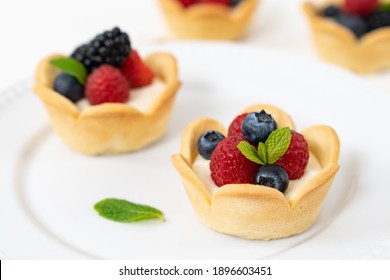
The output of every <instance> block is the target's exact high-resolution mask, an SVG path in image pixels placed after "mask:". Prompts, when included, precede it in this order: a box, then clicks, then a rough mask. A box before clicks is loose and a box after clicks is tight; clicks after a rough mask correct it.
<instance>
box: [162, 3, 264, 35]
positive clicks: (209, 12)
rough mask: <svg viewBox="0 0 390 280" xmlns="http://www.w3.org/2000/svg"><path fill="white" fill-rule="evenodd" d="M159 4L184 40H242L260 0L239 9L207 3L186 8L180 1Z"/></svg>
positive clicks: (239, 6) (171, 27) (169, 24)
mask: <svg viewBox="0 0 390 280" xmlns="http://www.w3.org/2000/svg"><path fill="white" fill-rule="evenodd" d="M159 2H160V6H161V8H162V11H163V14H164V17H165V19H166V22H167V24H168V26H169V27H170V29H171V30H172V32H173V33H175V34H176V36H178V37H180V38H185V39H220V40H238V39H240V38H241V37H242V36H243V35H244V33H245V31H246V28H247V27H248V25H249V22H250V20H251V18H252V16H253V13H254V11H255V8H256V5H257V3H258V0H245V1H242V3H240V4H239V5H237V7H235V8H230V7H225V6H223V5H215V4H207V3H203V4H195V5H192V6H190V7H187V8H184V7H183V6H182V5H181V4H180V3H179V1H178V0H159Z"/></svg>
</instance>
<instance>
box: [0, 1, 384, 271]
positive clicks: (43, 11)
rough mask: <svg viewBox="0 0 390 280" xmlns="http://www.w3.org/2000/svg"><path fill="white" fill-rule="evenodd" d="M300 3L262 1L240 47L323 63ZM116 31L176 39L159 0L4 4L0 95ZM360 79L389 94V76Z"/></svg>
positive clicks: (0, 6) (145, 38) (156, 40)
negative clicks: (43, 64) (44, 64)
mask: <svg viewBox="0 0 390 280" xmlns="http://www.w3.org/2000/svg"><path fill="white" fill-rule="evenodd" d="M302 2H303V1H302V0H287V1H286V0H263V1H262V3H261V4H260V6H259V8H258V10H257V13H256V14H255V18H254V20H253V22H252V25H251V27H250V29H249V31H248V36H247V37H246V38H245V40H243V41H242V43H245V44H252V45H261V46H265V47H269V48H272V49H275V50H281V51H284V52H288V53H291V54H293V55H296V56H302V57H305V58H309V59H313V60H318V61H320V60H319V59H318V58H317V56H316V54H315V50H314V48H313V45H312V42H311V39H310V33H309V28H308V25H307V21H306V19H305V18H304V15H303V12H302V9H301V4H302ZM113 26H119V27H121V28H122V29H123V30H125V31H127V32H128V33H129V34H130V36H131V39H132V42H133V45H134V46H135V47H139V46H141V45H150V44H163V43H169V42H172V41H174V40H176V39H175V38H174V37H173V36H172V35H171V34H170V32H169V31H168V29H167V28H166V26H165V23H164V21H163V18H162V16H161V12H160V10H159V8H158V5H157V1H156V0H143V1H141V0H111V1H101V0H95V1H92V0H78V1H76V0H67V1H64V0H62V1H58V0H51V1H49V0H24V1H23V0H12V1H5V0H2V1H1V2H0V95H1V92H3V91H4V90H6V89H7V88H9V87H11V86H13V85H14V84H17V83H18V82H19V81H21V80H24V79H26V78H31V77H32V76H33V75H34V71H35V67H36V64H37V63H38V61H39V60H40V59H41V58H42V57H44V56H46V55H47V54H50V53H54V52H61V53H70V52H71V51H72V50H73V49H74V48H75V47H76V46H78V45H79V44H81V43H83V42H85V41H88V40H89V39H91V38H93V37H94V36H95V35H96V34H97V33H100V32H102V31H103V30H106V29H111V28H112V27H113ZM228 63H229V62H228V61H227V62H226V66H229V67H232V69H233V71H234V65H229V64H228ZM238 74H239V73H238ZM361 78H362V79H365V80H368V81H369V82H371V83H373V84H374V85H376V86H378V87H381V88H384V89H385V90H387V92H388V94H389V95H390V71H387V72H383V73H379V74H373V75H366V76H361ZM0 257H1V256H0ZM21 272H22V271H21ZM110 275H112V274H110ZM289 275H290V274H289ZM52 276H54V275H52ZM13 279H21V278H13ZM43 279H45V278H43ZM275 279H279V278H275ZM284 279H285V278H284ZM328 279H329V278H328Z"/></svg>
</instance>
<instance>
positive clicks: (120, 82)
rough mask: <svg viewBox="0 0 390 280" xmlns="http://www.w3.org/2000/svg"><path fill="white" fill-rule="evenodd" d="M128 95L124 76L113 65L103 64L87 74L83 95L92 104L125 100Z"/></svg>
mask: <svg viewBox="0 0 390 280" xmlns="http://www.w3.org/2000/svg"><path fill="white" fill-rule="evenodd" d="M129 95H130V93H129V84H128V82H127V81H126V78H125V77H124V76H123V75H122V73H121V71H120V70H119V69H118V68H115V67H114V66H111V65H108V64H103V65H102V66H100V67H99V68H97V69H96V70H95V71H93V72H92V74H91V75H89V76H88V79H87V83H86V85H85V96H86V97H87V99H88V100H89V103H91V104H92V105H97V104H101V103H105V102H126V101H127V100H128V99H129Z"/></svg>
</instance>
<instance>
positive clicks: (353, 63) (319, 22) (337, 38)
mask: <svg viewBox="0 0 390 280" xmlns="http://www.w3.org/2000/svg"><path fill="white" fill-rule="evenodd" d="M330 2H332V3H336V4H337V3H340V1H326V2H325V3H330ZM322 7H324V5H320V6H315V5H314V4H312V3H305V4H304V5H303V10H304V12H305V14H306V17H307V19H308V20H309V23H310V28H311V33H312V37H313V40H314V44H315V46H316V49H317V52H318V54H319V56H320V57H321V58H323V59H325V60H327V61H329V62H332V63H334V64H338V65H340V66H342V67H345V68H348V69H350V70H352V71H355V72H358V73H370V72H375V71H378V70H381V69H385V68H389V67H390V51H389V50H390V27H384V28H380V29H377V30H374V31H371V32H369V33H367V34H365V35H364V36H363V37H362V38H360V39H357V38H356V36H355V35H354V33H353V32H352V31H351V30H349V29H348V28H346V27H344V26H342V25H341V24H338V23H337V22H335V21H333V20H330V19H328V18H325V17H323V16H322V15H321V14H320V13H319V11H320V9H321V8H322Z"/></svg>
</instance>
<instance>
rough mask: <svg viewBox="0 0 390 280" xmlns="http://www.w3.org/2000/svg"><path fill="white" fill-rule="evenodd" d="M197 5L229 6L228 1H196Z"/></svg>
mask: <svg viewBox="0 0 390 280" xmlns="http://www.w3.org/2000/svg"><path fill="white" fill-rule="evenodd" d="M196 2H197V3H204V4H206V3H207V4H220V5H225V6H230V0H197V1H196Z"/></svg>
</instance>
